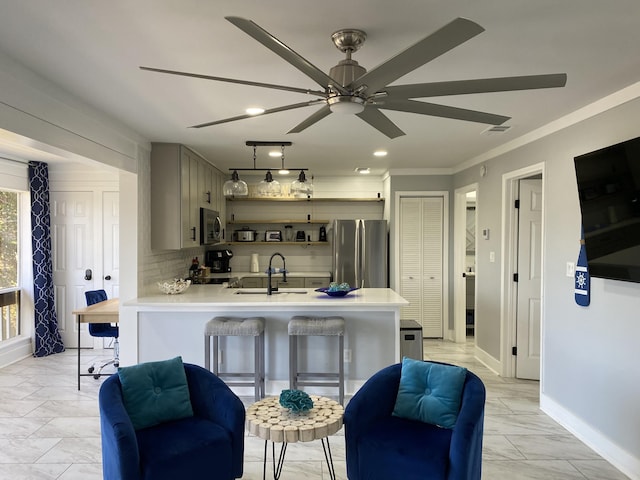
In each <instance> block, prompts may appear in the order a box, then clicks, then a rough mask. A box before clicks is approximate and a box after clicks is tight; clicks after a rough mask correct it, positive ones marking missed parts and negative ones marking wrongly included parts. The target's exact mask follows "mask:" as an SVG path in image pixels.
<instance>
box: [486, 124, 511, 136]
mask: <svg viewBox="0 0 640 480" xmlns="http://www.w3.org/2000/svg"><path fill="white" fill-rule="evenodd" d="M510 128H511V126H509V125H494V126H492V127H489V128H487V129H486V130H485V131H484V132H482V133H485V134H487V135H494V134H496V133H504V132H506V131H507V130H509V129H510Z"/></svg>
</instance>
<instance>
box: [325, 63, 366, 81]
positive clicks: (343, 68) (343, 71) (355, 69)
mask: <svg viewBox="0 0 640 480" xmlns="http://www.w3.org/2000/svg"><path fill="white" fill-rule="evenodd" d="M365 73H367V69H366V68H364V67H363V66H361V65H359V64H358V62H356V61H355V60H351V59H350V58H346V59H344V60H341V61H340V63H338V65H336V66H335V67H332V68H331V70H329V76H330V77H331V78H333V79H334V80H335V81H336V82H338V83H339V84H340V85H342V86H343V87H346V86H347V85H350V84H351V83H352V82H353V81H354V80H355V79H357V78H360V77H361V76H362V75H364V74H365Z"/></svg>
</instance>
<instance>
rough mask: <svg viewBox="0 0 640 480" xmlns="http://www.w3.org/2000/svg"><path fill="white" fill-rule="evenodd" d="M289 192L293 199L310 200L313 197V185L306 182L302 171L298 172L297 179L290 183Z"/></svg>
mask: <svg viewBox="0 0 640 480" xmlns="http://www.w3.org/2000/svg"><path fill="white" fill-rule="evenodd" d="M290 192H291V195H292V196H293V197H295V198H310V197H311V196H312V195H313V184H312V183H311V182H310V181H308V180H307V177H306V176H305V174H304V170H300V175H298V179H297V180H294V181H293V182H291V188H290Z"/></svg>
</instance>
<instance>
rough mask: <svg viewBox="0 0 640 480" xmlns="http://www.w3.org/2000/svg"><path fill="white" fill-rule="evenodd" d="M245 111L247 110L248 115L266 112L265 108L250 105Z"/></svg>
mask: <svg viewBox="0 0 640 480" xmlns="http://www.w3.org/2000/svg"><path fill="white" fill-rule="evenodd" d="M245 112H247V115H260V114H261V113H264V108H260V107H249V108H247V109H246V110H245Z"/></svg>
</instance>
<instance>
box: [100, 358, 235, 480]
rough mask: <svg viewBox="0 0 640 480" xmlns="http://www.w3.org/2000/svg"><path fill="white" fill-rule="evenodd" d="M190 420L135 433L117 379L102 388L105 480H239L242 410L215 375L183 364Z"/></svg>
mask: <svg viewBox="0 0 640 480" xmlns="http://www.w3.org/2000/svg"><path fill="white" fill-rule="evenodd" d="M184 370H185V374H186V377H187V384H188V387H189V397H190V401H191V405H192V407H193V416H192V417H187V418H181V419H179V420H170V421H166V422H163V423H160V424H158V425H154V426H150V427H143V428H140V429H139V430H136V429H135V428H134V424H133V422H132V420H131V417H130V415H129V413H127V410H126V408H125V403H124V399H123V393H122V383H121V381H120V376H119V375H117V374H114V375H112V376H110V377H109V378H107V379H106V380H105V381H104V383H103V384H102V386H101V387H100V394H99V400H98V404H99V407H100V432H101V436H102V472H103V478H104V480H148V479H153V480H175V479H179V478H185V479H189V480H196V479H200V478H202V479H210V480H211V479H216V480H233V479H235V478H240V477H242V473H243V459H244V435H245V434H244V422H245V409H244V405H243V404H242V401H241V400H240V399H239V398H238V397H237V396H236V395H235V394H234V393H233V392H232V391H231V389H230V388H229V387H228V386H227V385H226V384H225V383H224V382H223V381H222V380H220V379H219V378H218V377H216V376H215V375H214V374H213V373H211V372H210V371H208V370H205V369H204V368H202V367H200V366H198V365H192V364H188V363H185V364H184Z"/></svg>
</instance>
